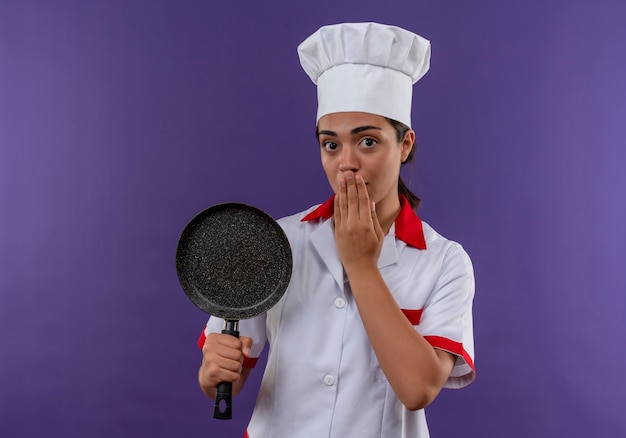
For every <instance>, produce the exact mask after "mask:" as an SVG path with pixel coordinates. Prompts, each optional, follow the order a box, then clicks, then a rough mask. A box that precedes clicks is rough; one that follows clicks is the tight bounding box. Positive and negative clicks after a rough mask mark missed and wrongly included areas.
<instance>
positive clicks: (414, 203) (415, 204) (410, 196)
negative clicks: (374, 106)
mask: <svg viewBox="0 0 626 438" xmlns="http://www.w3.org/2000/svg"><path fill="white" fill-rule="evenodd" d="M385 118H386V119H387V121H389V123H391V126H393V128H394V129H395V130H396V138H397V139H398V143H400V142H402V140H404V136H405V135H406V133H407V132H408V131H409V130H410V129H411V128H409V127H408V126H406V125H405V124H404V123H402V122H398V121H397V120H393V119H390V118H388V117H385ZM416 144H417V140H416V141H414V142H413V146H412V147H411V152H409V155H408V156H407V157H406V160H404V162H403V163H402V165H405V164H406V163H409V162H411V161H413V158H414V157H415V149H416ZM398 193H399V194H401V195H404V196H405V197H406V199H407V201H409V205H410V206H411V208H412V209H413V210H417V209H418V208H419V206H420V204H421V203H422V200H421V199H420V198H419V197H418V196H417V195H416V194H415V193H413V192H412V191H411V190H410V189H409V187H408V186H407V185H406V184H405V183H404V181H402V177H400V178H399V179H398Z"/></svg>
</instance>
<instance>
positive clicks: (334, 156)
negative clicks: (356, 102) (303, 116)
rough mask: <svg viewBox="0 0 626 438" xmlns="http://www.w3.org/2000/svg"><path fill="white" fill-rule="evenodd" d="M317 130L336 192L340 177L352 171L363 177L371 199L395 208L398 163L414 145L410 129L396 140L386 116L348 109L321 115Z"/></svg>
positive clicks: (324, 160) (323, 157)
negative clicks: (401, 137)
mask: <svg viewBox="0 0 626 438" xmlns="http://www.w3.org/2000/svg"><path fill="white" fill-rule="evenodd" d="M318 133H319V137H318V138H319V143H320V150H321V156H322V167H323V168H324V171H325V172H326V177H327V178H328V182H329V183H330V185H331V187H332V189H333V191H334V192H335V193H339V180H340V178H342V177H345V176H346V175H347V174H348V173H349V172H353V173H354V175H361V176H362V177H363V179H364V180H365V184H366V186H367V192H368V194H369V198H370V201H374V202H375V203H376V204H377V206H378V205H381V206H382V205H389V206H390V207H391V206H394V208H395V206H396V205H397V203H398V177H399V174H400V164H402V162H403V161H404V160H406V157H407V156H408V154H409V152H410V151H411V148H412V147H413V140H414V139H415V134H414V133H413V131H411V130H409V132H407V134H406V135H405V138H404V139H403V140H402V141H401V142H400V144H398V139H397V137H396V131H395V129H394V128H393V126H392V125H391V123H390V122H389V121H388V120H387V119H385V118H384V117H382V116H378V115H374V114H369V113H360V112H350V113H333V114H327V115H325V116H323V117H322V118H321V119H320V120H319V123H318ZM377 210H378V207H377Z"/></svg>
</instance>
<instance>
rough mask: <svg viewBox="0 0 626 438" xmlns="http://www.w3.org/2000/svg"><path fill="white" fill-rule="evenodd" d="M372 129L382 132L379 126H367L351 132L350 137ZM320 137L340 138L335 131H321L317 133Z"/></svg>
mask: <svg viewBox="0 0 626 438" xmlns="http://www.w3.org/2000/svg"><path fill="white" fill-rule="evenodd" d="M370 129H376V130H378V131H382V128H379V127H378V126H374V125H365V126H359V127H357V128H354V129H353V130H352V131H350V135H355V134H358V133H359V132H363V131H369V130H370ZM320 135H328V136H331V137H338V135H337V133H336V132H335V131H326V130H324V131H319V132H318V133H317V136H318V137H319V136H320Z"/></svg>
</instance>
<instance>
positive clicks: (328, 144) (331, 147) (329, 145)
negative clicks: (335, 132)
mask: <svg viewBox="0 0 626 438" xmlns="http://www.w3.org/2000/svg"><path fill="white" fill-rule="evenodd" d="M322 147H323V148H324V149H326V150H327V151H329V152H332V151H336V150H337V149H338V148H339V145H338V144H337V143H335V142H334V141H330V140H327V141H325V142H323V143H322Z"/></svg>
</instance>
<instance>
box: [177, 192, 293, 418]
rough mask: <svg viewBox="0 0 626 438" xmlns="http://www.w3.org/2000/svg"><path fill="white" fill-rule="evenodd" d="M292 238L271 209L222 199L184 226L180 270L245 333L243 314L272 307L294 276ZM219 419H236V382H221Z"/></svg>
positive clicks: (186, 282)
mask: <svg viewBox="0 0 626 438" xmlns="http://www.w3.org/2000/svg"><path fill="white" fill-rule="evenodd" d="M291 269H292V255H291V247H290V246H289V241H288V240H287V236H286V235H285V233H284V231H283V230H282V228H281V227H280V225H278V223H277V222H276V221H275V220H274V219H272V217H271V216H269V215H268V214H267V213H265V212H263V211H262V210H259V209H258V208H255V207H252V206H250V205H246V204H239V203H226V204H217V205H214V206H212V207H209V208H207V209H206V210H204V211H202V212H200V213H198V214H197V215H196V216H195V217H194V218H193V219H192V220H191V222H189V224H188V225H187V226H186V227H185V229H184V230H183V232H182V234H181V236H180V239H179V241H178V247H177V250H176V273H177V274H178V279H179V281H180V284H181V286H182V287H183V290H184V291H185V294H186V295H187V296H188V297H189V299H190V300H191V301H192V302H193V303H194V304H195V305H196V306H197V307H198V308H200V309H201V310H203V311H204V312H206V313H208V314H210V315H214V316H217V317H218V318H222V319H224V320H225V324H224V330H222V333H227V334H230V335H233V336H236V337H239V331H238V323H239V320H240V319H248V318H253V317H255V316H257V315H260V314H262V313H265V312H266V311H268V310H269V309H270V308H272V307H273V306H274V305H275V304H276V303H277V302H278V301H279V300H280V298H281V297H282V296H283V294H284V293H285V290H286V289H287V286H288V284H289V280H290V279H291ZM213 417H214V418H219V419H230V418H232V384H231V383H230V382H222V383H220V384H219V385H218V387H217V395H216V398H215V408H214V412H213Z"/></svg>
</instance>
